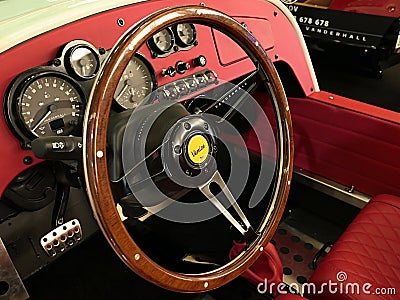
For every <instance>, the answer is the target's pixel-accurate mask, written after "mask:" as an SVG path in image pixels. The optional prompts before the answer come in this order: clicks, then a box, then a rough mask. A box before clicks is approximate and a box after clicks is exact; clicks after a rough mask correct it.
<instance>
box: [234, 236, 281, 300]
mask: <svg viewBox="0 0 400 300" xmlns="http://www.w3.org/2000/svg"><path fill="white" fill-rule="evenodd" d="M244 247H246V243H238V242H235V241H234V245H233V247H232V248H231V250H230V251H229V259H233V258H235V257H236V256H237V255H239V254H240V252H241V251H242V250H243V249H244ZM242 276H243V277H244V278H245V279H247V280H248V281H249V282H250V283H251V284H253V285H255V286H258V284H259V283H264V282H265V280H267V282H268V283H274V287H275V288H273V294H274V295H276V294H277V290H276V287H277V285H278V284H279V283H281V282H282V278H283V267H282V262H281V259H280V258H279V254H278V252H277V251H276V248H275V246H274V245H273V244H271V243H268V245H267V247H265V248H264V251H263V253H262V254H261V256H260V258H259V259H258V260H257V261H256V262H255V263H254V264H253V265H252V266H251V267H250V268H249V269H247V270H246V271H244V273H243V274H242ZM267 290H269V288H267Z"/></svg>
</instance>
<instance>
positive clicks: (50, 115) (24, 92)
mask: <svg viewBox="0 0 400 300" xmlns="http://www.w3.org/2000/svg"><path fill="white" fill-rule="evenodd" d="M8 97H9V99H8V104H7V110H6V111H7V118H8V120H9V122H10V123H11V125H12V126H13V127H14V129H15V131H16V132H17V133H18V134H19V135H21V134H22V135H21V137H22V139H24V140H29V139H32V138H34V137H44V136H57V135H62V136H65V135H70V134H73V133H77V131H78V128H79V125H80V124H81V120H82V117H83V111H84V102H83V101H84V100H83V98H84V96H83V94H82V92H81V90H80V88H79V86H78V85H77V84H76V83H75V82H74V81H73V80H72V79H71V78H69V77H67V76H65V75H63V74H61V73H58V72H38V73H35V74H33V75H31V76H28V77H24V78H23V79H18V80H17V81H16V82H15V83H14V86H13V87H12V89H11V92H10V94H9V96H8Z"/></svg>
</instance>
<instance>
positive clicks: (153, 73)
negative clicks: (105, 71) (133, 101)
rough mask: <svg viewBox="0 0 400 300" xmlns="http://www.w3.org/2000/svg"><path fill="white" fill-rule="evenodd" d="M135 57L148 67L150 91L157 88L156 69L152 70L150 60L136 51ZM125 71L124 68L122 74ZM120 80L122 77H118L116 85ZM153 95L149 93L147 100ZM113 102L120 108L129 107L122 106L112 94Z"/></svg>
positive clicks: (126, 108) (125, 108)
mask: <svg viewBox="0 0 400 300" xmlns="http://www.w3.org/2000/svg"><path fill="white" fill-rule="evenodd" d="M135 58H137V59H139V60H140V61H141V62H142V63H143V64H144V65H145V66H146V68H147V69H148V71H149V73H150V77H151V78H150V80H151V83H152V88H151V92H153V91H155V90H157V88H158V81H157V74H156V71H155V70H154V67H153V65H152V64H151V63H150V61H149V60H148V59H147V58H146V56H144V55H143V54H142V53H140V52H136V53H135ZM124 73H125V70H124V72H123V74H124ZM121 80H122V77H121V78H120V79H119V81H118V84H117V86H118V85H119V84H120V81H121ZM152 98H153V97H152V96H151V95H150V99H149V101H151V99H152ZM114 103H116V105H117V106H118V107H119V108H120V109H122V110H128V109H131V108H129V107H126V106H124V105H123V104H122V103H120V102H118V101H117V99H115V95H114Z"/></svg>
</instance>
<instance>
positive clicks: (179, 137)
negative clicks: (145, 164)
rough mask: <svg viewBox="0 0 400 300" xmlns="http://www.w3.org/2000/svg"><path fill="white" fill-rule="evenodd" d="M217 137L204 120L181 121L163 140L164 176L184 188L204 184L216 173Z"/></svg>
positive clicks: (191, 117)
mask: <svg viewBox="0 0 400 300" xmlns="http://www.w3.org/2000/svg"><path fill="white" fill-rule="evenodd" d="M215 153H216V134H215V130H214V129H213V128H212V127H211V126H210V124H209V122H207V121H206V120H205V119H204V118H203V116H200V115H190V116H186V117H184V118H182V119H180V120H179V121H178V122H177V123H175V124H174V125H173V126H172V128H171V129H170V130H169V131H168V133H167V134H166V135H165V137H164V142H163V147H162V151H161V155H162V161H163V164H164V167H165V170H166V173H167V175H168V176H169V177H170V179H172V180H173V181H175V182H176V183H178V184H180V185H183V186H186V187H199V186H201V185H204V184H206V183H207V182H208V181H209V180H210V179H211V177H212V175H213V174H214V173H215V172H216V170H217V164H216V161H215V157H214V156H215Z"/></svg>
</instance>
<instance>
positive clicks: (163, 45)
mask: <svg viewBox="0 0 400 300" xmlns="http://www.w3.org/2000/svg"><path fill="white" fill-rule="evenodd" d="M174 42H175V41H174V35H173V33H172V30H171V29H169V28H165V29H163V30H161V31H160V32H158V33H156V34H155V35H153V36H152V37H151V38H150V41H149V43H150V45H151V46H150V47H151V49H152V50H153V51H155V52H156V53H159V54H164V53H167V52H169V51H170V50H171V49H172V47H173V46H174Z"/></svg>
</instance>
